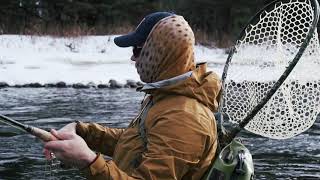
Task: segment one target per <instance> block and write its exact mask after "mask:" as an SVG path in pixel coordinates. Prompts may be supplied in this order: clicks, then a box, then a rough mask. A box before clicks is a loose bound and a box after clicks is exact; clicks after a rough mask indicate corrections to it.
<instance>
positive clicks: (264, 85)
mask: <svg viewBox="0 0 320 180" xmlns="http://www.w3.org/2000/svg"><path fill="white" fill-rule="evenodd" d="M313 18H314V11H313V7H312V6H311V4H310V2H309V0H291V1H288V2H286V3H281V2H280V3H277V4H275V5H274V8H273V9H272V10H269V11H265V12H264V13H263V14H261V15H260V18H259V19H258V20H256V23H255V24H251V25H249V26H248V27H247V28H246V30H245V33H244V35H243V36H242V38H241V39H240V40H238V41H237V43H236V46H235V53H234V55H233V58H232V61H231V63H230V65H229V69H228V73H227V77H226V79H225V81H224V82H225V84H224V94H223V103H222V108H221V110H222V112H223V113H225V114H227V116H228V117H229V120H230V121H231V122H233V123H239V122H240V121H241V120H242V119H243V118H244V117H245V116H246V115H247V114H248V113H249V112H250V111H251V110H252V109H253V108H254V107H255V106H256V105H257V104H258V103H259V102H260V101H261V99H262V98H263V97H264V96H265V95H266V93H267V92H268V91H269V90H270V89H271V87H272V86H273V85H274V84H275V82H276V81H277V80H278V79H279V77H280V76H281V75H282V74H283V72H284V71H285V69H286V67H287V66H288V65H289V63H290V62H291V61H292V60H293V58H294V57H295V55H296V54H297V52H298V51H299V48H300V46H301V45H302V42H303V40H304V39H305V38H306V36H307V34H308V32H309V28H310V26H311V25H312V21H313ZM319 104H320V52H319V42H318V34H317V33H316V31H315V33H314V35H313V37H312V39H311V41H310V43H309V45H308V46H307V49H306V50H305V52H304V54H303V55H302V57H301V58H300V60H299V62H298V64H297V65H296V67H295V68H294V69H293V71H292V72H291V73H290V75H289V76H288V78H287V79H286V80H285V82H284V83H283V84H282V85H281V86H280V88H279V89H278V90H277V91H276V93H275V94H274V95H273V96H272V97H271V99H270V100H269V101H268V103H267V104H266V105H265V106H264V107H263V108H262V109H261V110H260V111H259V112H258V114H256V115H255V116H254V118H253V119H252V120H251V121H250V122H249V124H247V126H246V127H245V129H246V130H248V131H250V132H253V133H255V134H259V135H262V136H265V137H269V138H274V139H285V138H289V137H292V136H295V135H297V134H299V133H301V132H303V131H305V130H306V129H308V128H310V127H311V126H312V124H313V123H314V121H315V120H316V116H317V114H318V112H319V110H320V108H319V107H320V106H319Z"/></svg>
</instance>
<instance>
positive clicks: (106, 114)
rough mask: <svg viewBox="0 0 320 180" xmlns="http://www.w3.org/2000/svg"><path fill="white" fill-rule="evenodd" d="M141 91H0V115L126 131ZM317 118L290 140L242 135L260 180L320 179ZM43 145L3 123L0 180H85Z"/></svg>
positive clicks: (48, 124) (36, 123)
mask: <svg viewBox="0 0 320 180" xmlns="http://www.w3.org/2000/svg"><path fill="white" fill-rule="evenodd" d="M142 98H143V94H142V93H138V92H136V91H135V90H133V89H116V90H111V89H104V90H102V89H83V90H79V89H71V88H69V89H45V88H40V89H23V88H22V89H14V88H8V89H0V114H4V115H7V116H9V117H11V118H13V119H16V120H18V121H20V122H23V123H26V124H30V125H34V126H37V127H41V128H44V129H50V128H60V127H62V126H64V125H65V124H67V123H70V122H73V121H74V120H81V121H87V122H98V123H101V124H104V125H107V126H111V127H126V126H127V125H128V123H129V122H130V120H131V119H132V118H133V117H134V116H135V115H136V113H137V111H138V109H139V105H140V102H141V99H142ZM319 135H320V123H319V119H318V121H317V122H316V124H314V125H313V127H311V128H310V129H309V130H308V131H307V132H305V133H303V134H301V135H299V136H296V137H294V138H291V139H287V140H271V139H268V138H263V137H260V136H256V135H253V134H250V133H246V132H244V133H242V137H243V140H244V143H245V145H246V146H247V147H248V148H249V150H250V151H251V153H252V155H253V159H254V163H255V173H256V179H320V145H319V144H320V138H319ZM48 163H49V162H47V161H46V160H45V159H44V157H43V155H42V144H41V142H40V141H39V140H37V139H35V138H33V137H31V136H30V135H26V134H23V133H21V132H19V131H17V130H14V129H13V128H11V127H8V126H6V125H3V124H1V125H0V179H1V180H2V179H4V180H7V179H9V180H11V179H12V180H13V179H14V180H18V179H83V176H82V175H81V174H79V172H78V171H77V170H75V169H62V168H60V167H54V168H53V169H50V166H49V165H48Z"/></svg>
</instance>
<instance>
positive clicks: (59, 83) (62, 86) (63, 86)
mask: <svg viewBox="0 0 320 180" xmlns="http://www.w3.org/2000/svg"><path fill="white" fill-rule="evenodd" d="M56 87H57V88H66V87H67V84H66V83H65V82H62V81H60V82H58V83H57V84H56Z"/></svg>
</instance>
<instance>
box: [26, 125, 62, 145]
mask: <svg viewBox="0 0 320 180" xmlns="http://www.w3.org/2000/svg"><path fill="white" fill-rule="evenodd" d="M30 133H31V134H32V135H34V136H36V137H37V138H40V139H41V140H42V141H44V142H48V141H55V140H58V139H57V138H56V137H54V136H53V135H52V134H51V133H50V132H48V131H45V130H43V129H40V128H37V127H31V131H30Z"/></svg>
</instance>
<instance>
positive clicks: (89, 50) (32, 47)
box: [0, 35, 227, 85]
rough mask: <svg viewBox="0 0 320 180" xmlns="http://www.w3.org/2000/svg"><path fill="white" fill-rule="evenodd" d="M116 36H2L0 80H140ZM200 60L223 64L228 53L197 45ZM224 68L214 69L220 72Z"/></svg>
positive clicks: (16, 81) (196, 54)
mask: <svg viewBox="0 0 320 180" xmlns="http://www.w3.org/2000/svg"><path fill="white" fill-rule="evenodd" d="M114 37H115V36H85V37H77V38H55V37H49V36H18V35H0V82H6V83H8V84H10V85H16V84H26V83H35V82H38V83H41V84H45V83H56V82H59V81H64V82H66V83H68V84H73V83H85V84H86V83H89V82H93V83H96V84H99V83H107V82H108V81H109V80H110V79H115V80H117V81H119V82H122V83H123V82H125V81H126V80H129V79H130V80H135V81H138V80H139V76H138V74H137V73H136V69H135V67H134V63H133V62H131V61H130V60H129V59H130V56H131V54H132V53H131V51H132V49H131V48H119V47H117V46H116V45H115V44H114V42H113V38H114ZM195 56H196V60H197V61H198V62H203V61H207V62H212V63H216V64H223V63H224V62H225V60H226V57H227V55H226V54H225V53H224V50H222V49H209V48H206V47H203V46H196V49H195ZM222 67H223V66H221V67H219V68H217V69H212V70H215V71H217V72H218V73H221V72H222Z"/></svg>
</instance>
